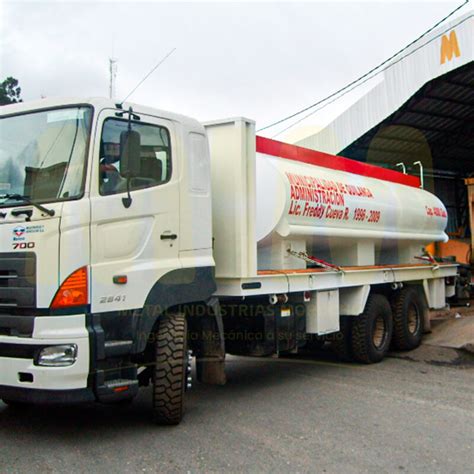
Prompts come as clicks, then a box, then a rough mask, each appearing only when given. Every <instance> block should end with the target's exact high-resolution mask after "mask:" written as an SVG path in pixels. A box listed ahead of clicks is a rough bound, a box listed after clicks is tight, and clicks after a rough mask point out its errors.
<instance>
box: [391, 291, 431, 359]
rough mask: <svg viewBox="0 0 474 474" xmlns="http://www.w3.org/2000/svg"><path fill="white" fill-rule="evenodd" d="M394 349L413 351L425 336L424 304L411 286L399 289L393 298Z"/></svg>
mask: <svg viewBox="0 0 474 474" xmlns="http://www.w3.org/2000/svg"><path fill="white" fill-rule="evenodd" d="M391 303H392V312H393V336H392V344H393V348H394V349H398V350H401V351H411V350H413V349H416V348H417V347H418V346H419V345H420V344H421V339H422V337H423V304H422V301H421V298H420V295H419V293H418V291H417V290H416V289H415V288H413V287H410V286H407V287H405V288H402V289H401V290H400V291H397V292H396V293H395V294H394V295H393V298H392V301H391Z"/></svg>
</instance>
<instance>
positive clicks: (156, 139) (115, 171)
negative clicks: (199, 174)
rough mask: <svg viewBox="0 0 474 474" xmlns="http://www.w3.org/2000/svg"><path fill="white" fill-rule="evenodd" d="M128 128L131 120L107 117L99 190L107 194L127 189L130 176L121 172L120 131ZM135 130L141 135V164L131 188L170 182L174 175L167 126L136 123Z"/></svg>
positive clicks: (102, 146) (133, 126) (133, 128)
mask: <svg viewBox="0 0 474 474" xmlns="http://www.w3.org/2000/svg"><path fill="white" fill-rule="evenodd" d="M127 129H128V122H127V121H126V120H119V119H112V118H111V119H107V120H105V122H104V125H103V128H102V137H101V141H100V161H99V163H100V164H99V166H100V172H99V191H100V194H101V195H103V196H107V195H110V194H118V193H124V192H126V191H127V178H125V177H124V176H122V175H121V173H120V133H121V132H124V131H126V130H127ZM132 130H134V131H136V132H138V133H139V134H140V157H139V160H140V163H139V166H138V167H137V168H138V169H139V170H140V171H139V173H138V175H136V176H133V177H131V178H130V190H131V191H134V190H137V189H144V188H149V187H152V186H157V185H159V184H163V183H166V182H168V181H169V180H170V178H171V144H170V135H169V132H168V130H167V129H166V128H165V127H160V126H158V125H149V124H145V123H136V122H133V123H132Z"/></svg>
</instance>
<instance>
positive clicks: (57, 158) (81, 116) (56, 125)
mask: <svg viewBox="0 0 474 474" xmlns="http://www.w3.org/2000/svg"><path fill="white" fill-rule="evenodd" d="M91 118H92V108H91V107H87V106H84V107H74V108H72V107H71V108H61V109H54V110H48V111H42V112H32V113H27V114H22V115H15V116H9V117H5V118H2V119H1V120H0V206H6V205H13V201H12V200H11V199H9V198H8V197H5V195H15V194H16V195H20V196H25V197H26V198H28V199H31V200H33V201H35V202H47V201H49V202H51V201H57V200H64V199H74V198H77V197H80V196H81V195H82V192H83V185H84V171H85V164H86V151H87V145H88V142H89V132H90V126H91ZM2 196H3V197H2Z"/></svg>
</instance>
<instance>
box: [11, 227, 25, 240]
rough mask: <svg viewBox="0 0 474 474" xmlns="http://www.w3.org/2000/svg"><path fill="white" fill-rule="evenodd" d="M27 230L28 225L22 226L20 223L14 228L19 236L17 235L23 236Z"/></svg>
mask: <svg viewBox="0 0 474 474" xmlns="http://www.w3.org/2000/svg"><path fill="white" fill-rule="evenodd" d="M25 232H26V227H24V226H22V225H19V226H17V227H15V228H14V229H13V233H14V234H15V235H16V236H17V237H21V236H22V235H23V234H24V233H25Z"/></svg>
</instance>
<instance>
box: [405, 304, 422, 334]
mask: <svg viewBox="0 0 474 474" xmlns="http://www.w3.org/2000/svg"><path fill="white" fill-rule="evenodd" d="M419 327H420V315H419V313H418V308H417V307H416V306H415V305H414V304H412V305H410V307H409V308H408V312H407V328H408V332H409V333H410V334H415V333H416V332H417V331H418V328H419Z"/></svg>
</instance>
